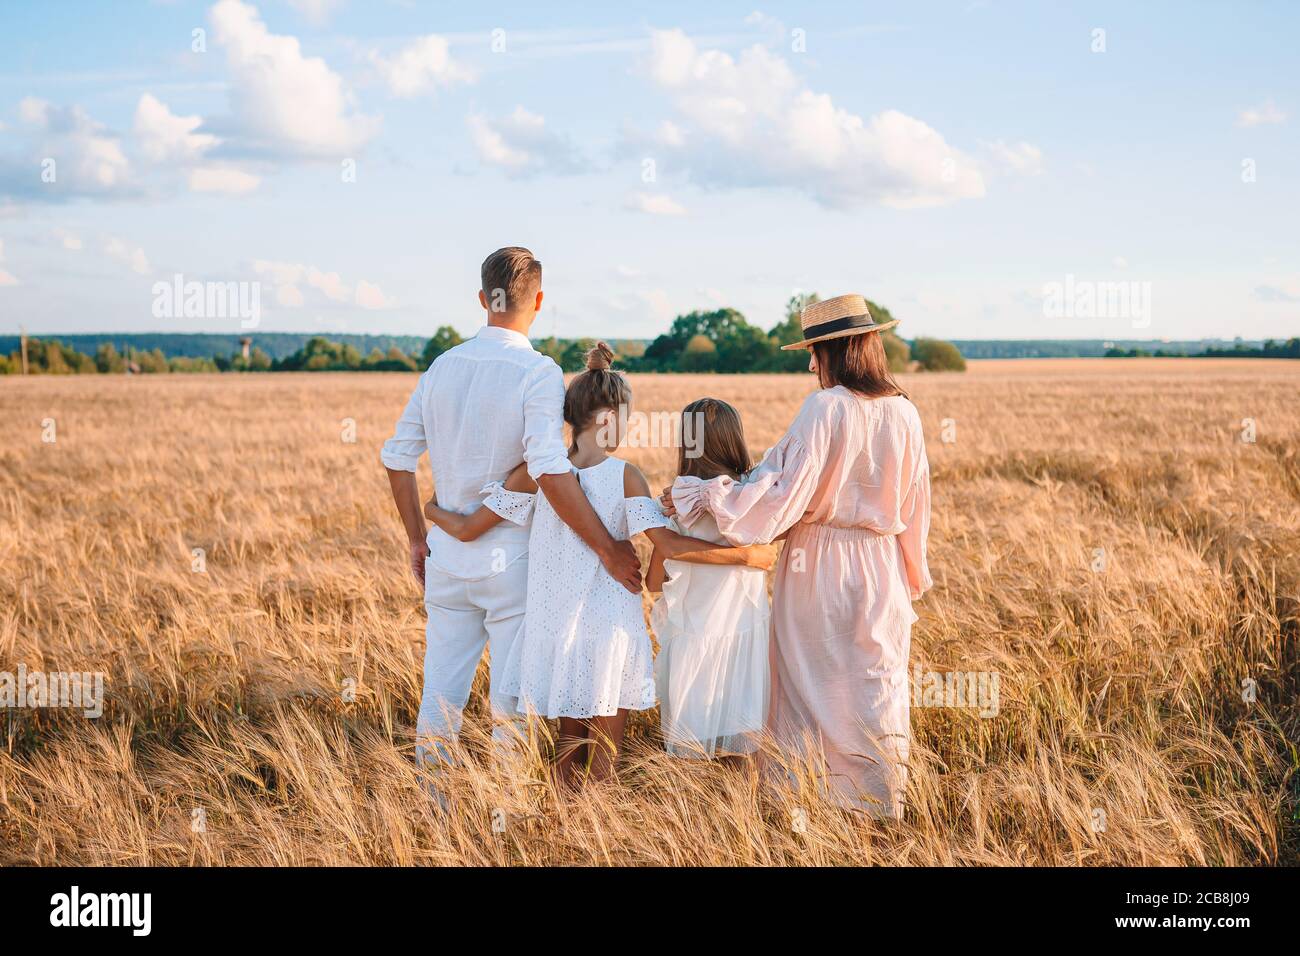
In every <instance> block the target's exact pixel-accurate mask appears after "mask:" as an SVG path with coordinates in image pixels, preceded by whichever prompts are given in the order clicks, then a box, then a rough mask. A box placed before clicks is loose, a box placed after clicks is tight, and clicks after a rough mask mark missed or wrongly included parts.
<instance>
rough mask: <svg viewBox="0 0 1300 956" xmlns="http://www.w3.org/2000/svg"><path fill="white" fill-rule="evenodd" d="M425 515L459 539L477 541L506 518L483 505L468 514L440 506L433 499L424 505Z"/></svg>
mask: <svg viewBox="0 0 1300 956" xmlns="http://www.w3.org/2000/svg"><path fill="white" fill-rule="evenodd" d="M424 515H425V517H426V518H428V519H429V520H430V521H432V522H433V523H434V524H436V525H437V526H438V527H439V528H441V529H442V530H443V531H445V532H447V534H449V535H451V536H452V537H453V538H455V539H456V540H457V541H475V540H477V539H478V538H481V537H483V535H484V534H486V533H487V532H488V531H489V530H490V529H492V528H495V527H496V526H497V525H498V524H500V523H501V521H502V520H504V519H502V517H501V516H500V515H499V514H497V513H496V512H495V511H493V510H492V509H490V508H484V507H482V506H480V507H478V508H476V509H475V510H474V511H472V512H471V513H470V514H467V515H462V514H457V513H456V512H455V511H448V510H447V509H446V508H439V507H438V506H437V505H436V504H435V503H434V500H433V499H430V500H429V502H428V503H427V504H426V505H425V506H424Z"/></svg>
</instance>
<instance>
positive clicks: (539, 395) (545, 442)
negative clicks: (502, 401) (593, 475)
mask: <svg viewBox="0 0 1300 956" xmlns="http://www.w3.org/2000/svg"><path fill="white" fill-rule="evenodd" d="M524 461H525V462H527V463H528V476H529V477H530V478H532V479H533V481H536V480H537V479H538V478H539V477H541V476H542V475H565V474H568V473H569V470H570V465H569V452H568V449H567V448H565V447H564V373H563V372H561V371H560V367H559V366H558V365H556V364H555V363H554V362H546V363H544V364H543V365H542V366H541V367H540V368H539V369H538V370H537V371H536V372H534V373H533V374H532V377H531V380H530V381H529V382H528V385H527V386H526V388H525V389H524Z"/></svg>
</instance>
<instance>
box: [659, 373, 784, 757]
mask: <svg viewBox="0 0 1300 956" xmlns="http://www.w3.org/2000/svg"><path fill="white" fill-rule="evenodd" d="M682 422H683V429H690V430H691V431H693V432H694V434H695V436H697V438H698V439H699V441H698V444H694V445H689V446H688V443H687V442H683V443H682V445H681V448H680V449H679V452H678V460H677V470H678V474H679V475H695V476H697V477H699V478H702V479H706V480H707V479H709V478H716V477H718V476H719V475H729V476H730V477H731V478H732V479H733V480H736V481H739V480H741V479H742V478H743V477H744V475H745V473H746V472H748V471H749V469H750V467H751V462H750V457H749V449H748V448H747V446H746V445H745V434H744V431H743V430H742V428H741V424H740V415H739V413H738V412H737V411H736V410H735V409H734V408H733V407H732V406H730V405H728V404H727V403H726V402H723V401H719V400H718V399H714V398H702V399H699V400H698V401H695V402H691V404H689V405H687V406H686V408H685V409H683V411H682ZM692 426H694V427H693V428H692ZM679 522H680V519H673V520H672V521H670V522H669V527H670V528H672V529H673V530H675V531H679V532H682V533H686V534H690V535H693V536H694V537H697V538H703V539H706V540H709V541H716V542H723V538H722V535H721V533H720V532H719V531H718V526H717V524H716V523H715V522H714V520H713V518H712V516H711V515H709V514H707V513H705V514H703V515H701V516H700V517H699V518H698V519H697V520H696V521H695V522H694V523H693V524H692V525H691V526H690V528H689V529H686V528H684V527H683V526H682V525H681V524H680V523H679ZM760 548H761V549H763V554H762V555H761V556H760V555H758V554H755V555H754V557H755V558H760V557H761V558H762V560H755V561H753V562H752V563H751V564H750V565H749V566H743V565H741V566H731V567H725V566H708V565H703V564H695V563H686V562H683V561H680V560H674V559H672V558H671V557H669V556H668V555H666V554H664V553H662V552H661V551H660V550H659V549H658V548H656V549H655V551H654V553H653V554H652V555H651V558H650V572H649V574H648V575H647V578H646V584H647V586H648V587H649V588H650V590H651V591H658V590H661V589H662V591H663V596H662V597H661V598H660V599H659V601H658V602H657V603H656V604H655V606H654V610H653V611H652V612H651V616H650V621H651V624H652V626H653V627H654V632H655V636H656V637H657V638H658V639H659V657H658V658H657V659H656V661H655V679H656V682H657V684H658V690H659V723H660V726H661V728H662V730H663V735H664V746H665V748H666V749H667V751H668V752H669V753H670V754H674V755H675V756H678V757H695V758H702V757H719V758H723V759H730V758H733V757H741V758H742V762H743V755H748V754H752V753H753V752H754V751H755V750H757V749H758V743H759V739H760V735H761V733H762V730H763V725H764V722H765V720H766V717H767V703H768V671H769V662H768V642H769V634H768V627H769V623H770V617H771V609H770V605H769V603H768V598H767V574H766V570H767V568H770V567H771V566H772V564H774V563H775V560H776V555H777V552H776V546H775V545H760V546H756V548H755V550H758V549H760Z"/></svg>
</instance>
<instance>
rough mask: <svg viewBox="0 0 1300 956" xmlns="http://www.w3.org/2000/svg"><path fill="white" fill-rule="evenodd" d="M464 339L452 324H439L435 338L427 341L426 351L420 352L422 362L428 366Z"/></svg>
mask: <svg viewBox="0 0 1300 956" xmlns="http://www.w3.org/2000/svg"><path fill="white" fill-rule="evenodd" d="M463 341H464V339H462V338H461V337H460V333H459V332H457V331H456V330H455V329H453V328H452V327H451V326H450V325H443V326H439V328H438V331H436V332H434V333H433V338H431V339H429V341H428V342H427V343H425V346H424V351H423V352H422V353H420V364H421V365H422V366H423V367H424V368H428V367H429V366H430V365H432V364H433V360H434V359H436V358H437V357H438V356H439V355H441V354H442V353H443V352H445V351H447V350H448V349H450V348H455V347H456V346H457V345H460V343H461V342H463Z"/></svg>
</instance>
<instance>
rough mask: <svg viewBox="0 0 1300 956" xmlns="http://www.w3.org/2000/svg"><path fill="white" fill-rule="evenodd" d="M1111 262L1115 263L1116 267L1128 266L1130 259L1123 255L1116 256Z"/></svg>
mask: <svg viewBox="0 0 1300 956" xmlns="http://www.w3.org/2000/svg"><path fill="white" fill-rule="evenodd" d="M1110 264H1111V265H1113V266H1114V267H1115V268H1116V269H1127V268H1128V260H1127V259H1125V258H1124V257H1123V256H1116V257H1115V258H1114V259H1112V260H1111V261H1110Z"/></svg>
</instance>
